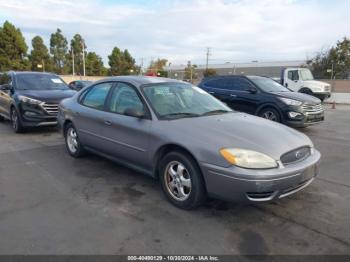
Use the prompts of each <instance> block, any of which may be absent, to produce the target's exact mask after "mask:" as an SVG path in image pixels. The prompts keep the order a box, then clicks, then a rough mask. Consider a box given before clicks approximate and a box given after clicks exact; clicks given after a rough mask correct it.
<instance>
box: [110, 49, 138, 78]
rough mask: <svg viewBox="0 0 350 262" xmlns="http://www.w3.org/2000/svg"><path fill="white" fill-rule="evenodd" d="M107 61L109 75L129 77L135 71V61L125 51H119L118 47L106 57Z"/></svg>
mask: <svg viewBox="0 0 350 262" xmlns="http://www.w3.org/2000/svg"><path fill="white" fill-rule="evenodd" d="M108 60H109V61H108V64H109V66H110V71H109V73H110V75H130V74H134V73H135V72H136V71H137V66H136V65H135V59H134V58H133V57H132V56H131V55H130V53H129V51H128V50H127V49H125V50H124V51H121V50H120V49H119V48H118V47H114V48H113V51H112V54H111V55H109V56H108Z"/></svg>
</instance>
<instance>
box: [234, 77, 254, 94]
mask: <svg viewBox="0 0 350 262" xmlns="http://www.w3.org/2000/svg"><path fill="white" fill-rule="evenodd" d="M230 86H231V89H232V90H234V91H248V90H250V89H251V87H252V84H251V83H250V82H249V81H248V80H247V79H244V78H239V77H237V78H231V79H230Z"/></svg>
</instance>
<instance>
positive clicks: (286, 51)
mask: <svg viewBox="0 0 350 262" xmlns="http://www.w3.org/2000/svg"><path fill="white" fill-rule="evenodd" d="M349 10H350V0H332V1H328V0H163V1H161V0H148V1H147V0H134V1H133V0H129V1H127V0H114V1H113V0H74V1H69V0H41V1H40V0H30V1H29V0H0V24H2V23H3V22H4V21H5V20H8V21H10V22H11V23H14V24H15V25H16V26H17V27H19V28H20V29H21V31H22V33H23V35H24V36H25V38H26V41H27V44H28V46H29V47H30V41H31V39H32V38H33V37H34V36H36V35H40V36H41V37H43V39H44V41H45V43H46V44H47V45H49V39H50V34H51V33H53V32H55V31H56V29H57V28H60V29H61V30H62V31H63V34H64V35H65V36H66V37H67V39H68V41H70V39H71V38H72V36H73V35H74V34H76V33H79V34H81V35H82V37H83V38H84V39H85V41H86V45H87V51H95V52H97V53H98V54H99V55H100V56H101V57H102V58H103V60H104V62H105V63H106V65H107V61H108V58H107V57H108V55H109V54H110V53H111V51H112V49H113V47H114V46H118V47H119V48H121V49H128V50H129V51H130V53H131V55H132V56H133V57H134V58H135V59H136V62H137V63H138V64H140V63H141V61H142V58H143V61H144V65H145V66H147V63H149V61H150V60H151V59H156V58H166V59H168V61H169V62H171V63H172V64H173V65H178V64H186V63H187V61H189V60H190V61H192V63H196V64H204V63H205V60H206V49H207V47H210V48H211V55H210V60H209V63H210V64H216V63H224V62H250V61H286V60H305V59H306V58H307V57H312V56H313V55H314V54H315V52H317V51H320V50H321V49H322V48H327V47H329V46H332V45H334V44H335V43H336V42H337V40H340V39H342V38H343V37H344V36H348V37H350V26H349V25H350V15H349Z"/></svg>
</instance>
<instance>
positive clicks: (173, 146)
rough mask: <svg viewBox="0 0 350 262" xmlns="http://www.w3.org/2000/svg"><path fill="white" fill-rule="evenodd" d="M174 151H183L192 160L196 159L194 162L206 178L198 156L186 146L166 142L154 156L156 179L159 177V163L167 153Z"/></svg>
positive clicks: (154, 174)
mask: <svg viewBox="0 0 350 262" xmlns="http://www.w3.org/2000/svg"><path fill="white" fill-rule="evenodd" d="M173 151H178V152H183V153H185V154H186V155H188V156H189V157H191V158H192V160H193V161H194V164H195V165H196V166H197V167H198V169H199V170H200V172H201V176H202V178H203V179H204V177H203V172H202V170H201V168H200V166H199V164H198V160H197V159H196V157H195V156H194V155H193V154H192V153H191V152H190V150H188V149H187V148H186V147H184V146H182V145H179V144H176V143H169V144H164V145H162V146H161V147H159V148H158V149H157V151H156V153H155V154H154V157H153V176H154V178H156V179H158V178H159V163H160V161H161V160H162V158H163V157H164V156H165V155H166V154H168V153H170V152H173ZM204 181H205V180H204Z"/></svg>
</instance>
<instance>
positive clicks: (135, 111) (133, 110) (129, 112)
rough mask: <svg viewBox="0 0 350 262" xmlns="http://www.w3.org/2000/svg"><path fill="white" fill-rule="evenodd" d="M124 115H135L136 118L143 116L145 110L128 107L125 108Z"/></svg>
mask: <svg viewBox="0 0 350 262" xmlns="http://www.w3.org/2000/svg"><path fill="white" fill-rule="evenodd" d="M124 115H126V116H132V117H137V118H143V117H144V116H145V111H143V110H139V109H137V108H135V107H130V108H127V109H125V111H124Z"/></svg>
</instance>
